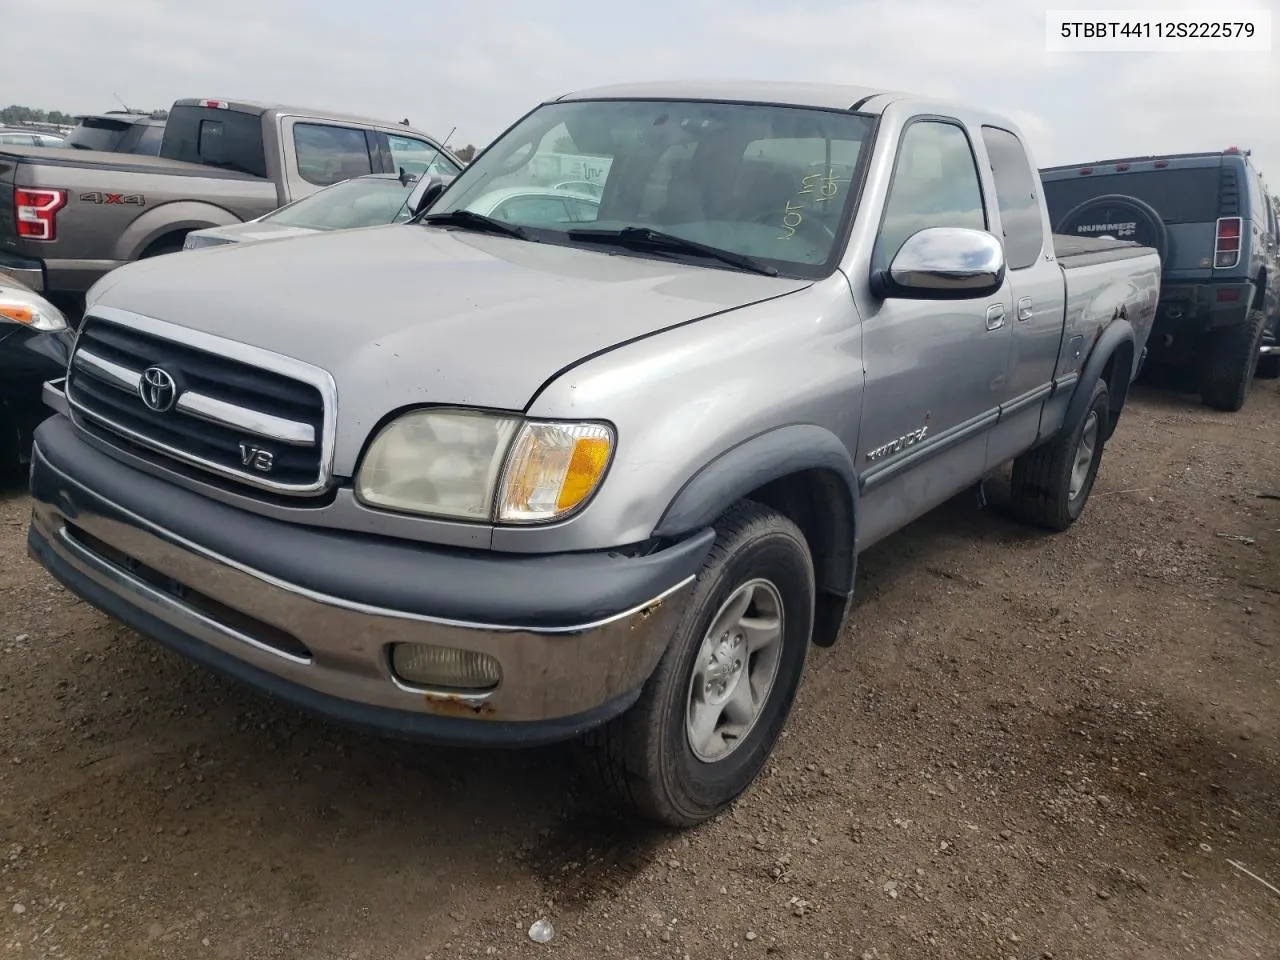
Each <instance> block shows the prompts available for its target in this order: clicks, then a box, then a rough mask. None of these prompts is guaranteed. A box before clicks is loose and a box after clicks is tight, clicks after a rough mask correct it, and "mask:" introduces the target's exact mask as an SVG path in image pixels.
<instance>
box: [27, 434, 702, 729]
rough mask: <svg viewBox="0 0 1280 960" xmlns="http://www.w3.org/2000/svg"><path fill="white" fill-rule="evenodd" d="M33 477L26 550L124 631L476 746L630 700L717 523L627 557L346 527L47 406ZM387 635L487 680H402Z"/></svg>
mask: <svg viewBox="0 0 1280 960" xmlns="http://www.w3.org/2000/svg"><path fill="white" fill-rule="evenodd" d="M31 489H32V496H33V499H34V505H33V509H32V519H31V527H30V530H29V534H28V544H29V549H30V552H31V554H32V555H33V556H34V557H35V558H36V559H37V560H39V561H40V562H41V563H42V564H43V565H44V566H45V567H46V568H48V569H49V571H50V572H51V573H52V574H53V575H54V576H55V577H56V578H57V579H59V580H60V581H61V582H62V583H63V584H65V585H66V586H67V587H68V588H69V589H70V590H71V591H72V592H74V593H76V594H78V595H79V596H81V597H82V598H84V599H85V600H87V601H88V602H90V603H92V604H93V605H95V606H97V607H99V608H101V609H102V610H104V611H106V612H107V613H109V614H111V615H112V616H114V617H116V618H117V619H119V620H121V621H123V622H124V623H126V624H128V625H129V626H131V627H133V628H134V629H136V630H138V631H139V632H140V633H142V634H144V635H146V636H149V637H151V638H153V639H155V640H157V641H159V642H161V643H163V644H165V645H166V646H168V647H170V648H172V649H174V650H176V651H178V652H179V653H182V654H185V655H187V656H189V657H191V658H192V659H194V660H197V661H200V662H202V663H204V664H206V665H208V666H210V667H214V668H216V669H219V670H221V671H223V672H225V673H227V674H229V675H231V676H233V677H235V678H237V679H239V680H241V681H244V682H246V683H249V684H251V685H253V686H255V687H257V688H258V689H260V690H262V691H263V692H265V693H268V694H272V695H275V696H278V697H280V698H282V699H284V700H287V701H289V702H291V703H294V704H296V705H298V706H300V707H303V708H305V709H308V710H312V711H314V712H318V713H321V714H324V715H327V716H329V717H331V718H333V719H336V720H339V721H341V722H344V723H347V724H351V725H355V726H359V727H364V728H367V729H374V730H376V731H378V732H381V733H387V734H391V735H396V736H404V737H411V738H415V739H424V740H429V741H434V742H440V743H450V744H460V745H474V746H483V745H490V746H502V745H533V744H538V743H548V742H553V741H556V740H563V739H568V738H571V737H574V736H577V735H578V734H580V733H582V732H584V731H586V730H588V729H591V728H592V727H594V726H598V725H599V724H601V723H604V722H606V721H607V720H609V719H611V718H612V717H614V716H616V715H618V714H620V713H622V712H623V711H624V710H626V709H627V708H628V707H630V706H631V704H632V703H634V702H635V700H636V699H637V697H638V696H639V692H640V688H641V687H642V686H643V684H644V682H645V680H646V679H647V678H648V676H649V674H650V673H651V672H652V671H653V668H654V667H655V666H656V665H657V661H658V659H659V658H660V657H661V655H662V652H663V651H664V649H665V648H666V644H667V641H668V638H669V637H670V636H671V634H672V632H673V630H674V628H675V625H676V622H677V621H678V620H679V618H680V616H681V615H682V614H683V612H684V607H685V604H686V602H687V596H688V590H689V586H690V584H691V583H692V580H693V577H694V575H695V574H696V572H697V570H698V569H699V568H700V567H701V564H702V561H703V559H704V558H705V556H706V554H707V552H708V550H709V549H710V545H711V541H712V539H713V537H714V534H713V533H712V531H710V530H706V531H703V532H702V533H701V534H699V535H697V536H695V537H693V538H690V539H688V540H685V541H682V542H680V543H677V544H675V545H673V546H671V547H668V548H666V549H663V550H659V551H657V552H654V553H651V554H649V555H647V556H638V557H626V556H622V555H620V554H617V553H610V554H608V555H604V554H599V555H597V554H591V555H582V554H564V555H556V556H545V557H523V556H519V557H512V556H510V555H486V554H483V553H482V552H479V551H470V552H463V551H449V552H446V551H442V550H437V549H432V548H424V547H422V546H421V545H420V544H405V543H401V542H397V541H387V540H385V539H378V538H359V537H354V536H352V535H350V534H347V533H335V532H332V531H325V530H319V529H316V528H309V527H305V526H301V525H298V524H290V523H283V522H280V521H275V520H269V519H266V518H262V517H258V516H256V515H252V514H247V513H244V512H243V511H239V510H236V509H234V508H232V507H228V506H225V505H223V504H220V503H216V502H213V501H210V500H207V499H206V498H204V497H201V496H199V495H198V494H194V493H191V492H189V491H186V490H183V489H180V488H176V487H175V486H173V485H171V484H167V483H164V482H163V481H161V480H158V479H156V478H153V477H150V476H148V475H146V474H143V473H140V472H138V471H136V470H133V469H131V468H129V467H126V466H124V465H123V464H121V463H120V462H118V461H117V460H115V459H114V458H112V457H110V456H108V455H107V454H105V453H103V452H100V451H99V450H97V449H96V448H94V447H92V446H90V445H89V444H87V443H86V442H85V441H84V440H82V439H81V438H80V437H79V435H78V434H77V433H76V431H75V428H74V427H73V426H72V425H71V423H70V422H69V421H68V420H67V419H66V418H65V417H63V416H60V415H59V416H55V417H52V418H51V419H49V420H47V421H45V423H44V424H42V425H41V427H40V428H39V430H38V431H37V433H36V442H35V448H34V450H33V455H32V468H31ZM397 594H399V595H400V596H399V598H398V602H397ZM566 594H567V596H566ZM486 597H488V598H489V599H487V600H486ZM468 605H469V606H471V607H472V610H471V613H470V615H469V616H467V617H465V618H462V617H459V616H458V613H459V610H460V607H461V606H468ZM433 609H435V610H438V611H440V614H439V615H437V614H435V613H432V612H431V611H432V610H433ZM572 610H577V611H578V612H579V614H578V619H577V620H576V621H574V620H572V619H571V617H570V611H572ZM402 642H408V643H430V644H435V645H438V646H444V647H451V648H458V649H464V650H471V651H478V652H481V653H485V654H489V655H490V656H492V657H494V658H496V659H497V661H498V662H499V664H500V666H501V671H502V679H501V681H500V683H499V684H498V686H497V687H496V688H494V689H492V690H490V691H486V692H483V693H458V692H450V691H444V690H427V689H422V688H417V687H413V686H411V685H408V684H405V683H403V682H401V681H400V680H399V679H397V678H396V676H395V675H394V673H393V671H392V669H391V658H390V655H389V650H390V647H391V645H392V644H395V643H402Z"/></svg>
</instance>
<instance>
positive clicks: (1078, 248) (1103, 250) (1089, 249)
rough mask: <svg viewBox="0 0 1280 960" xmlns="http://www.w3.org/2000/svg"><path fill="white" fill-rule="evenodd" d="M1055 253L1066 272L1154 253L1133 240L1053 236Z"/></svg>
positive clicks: (1059, 234) (1066, 235)
mask: <svg viewBox="0 0 1280 960" xmlns="http://www.w3.org/2000/svg"><path fill="white" fill-rule="evenodd" d="M1053 252H1054V255H1055V256H1056V257H1057V258H1058V262H1059V263H1060V264H1062V267H1063V269H1064V270H1070V269H1071V268H1072V267H1084V266H1088V265H1089V264H1093V263H1110V262H1112V261H1115V260H1130V259H1132V258H1134V257H1144V256H1146V255H1147V254H1149V253H1152V252H1153V251H1152V249H1151V248H1150V247H1144V246H1143V245H1142V244H1140V243H1134V242H1133V241H1131V240H1110V239H1107V238H1104V237H1077V236H1072V235H1070V234H1062V233H1055V234H1054V235H1053Z"/></svg>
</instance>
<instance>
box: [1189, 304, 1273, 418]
mask: <svg viewBox="0 0 1280 960" xmlns="http://www.w3.org/2000/svg"><path fill="white" fill-rule="evenodd" d="M1266 326H1267V318H1266V317H1265V316H1264V315H1263V313H1262V311H1261V310H1250V311H1249V313H1248V314H1247V315H1246V316H1245V318H1244V319H1243V321H1241V322H1240V323H1236V324H1234V325H1233V326H1231V327H1227V328H1226V329H1224V330H1218V331H1215V332H1214V333H1212V334H1210V336H1209V342H1208V350H1207V352H1206V355H1205V360H1204V367H1203V368H1202V370H1201V374H1200V398H1201V399H1202V400H1203V401H1204V403H1205V405H1206V406H1209V407H1213V408H1214V409H1215V410H1224V411H1226V412H1228V413H1234V412H1235V411H1237V410H1239V409H1240V408H1241V407H1243V406H1244V401H1245V398H1246V397H1247V396H1248V395H1249V384H1250V383H1251V382H1252V381H1253V374H1254V371H1255V370H1256V369H1257V367H1258V350H1259V348H1260V347H1261V346H1262V334H1263V332H1264V330H1265V329H1266Z"/></svg>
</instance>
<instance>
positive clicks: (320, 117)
mask: <svg viewBox="0 0 1280 960" xmlns="http://www.w3.org/2000/svg"><path fill="white" fill-rule="evenodd" d="M402 167H403V168H405V169H406V172H407V173H409V174H413V175H419V174H422V173H426V172H428V168H429V167H430V171H429V172H432V173H436V174H438V175H440V176H452V175H454V174H456V173H457V172H458V171H459V170H460V169H461V168H462V164H461V163H460V162H459V161H458V160H457V159H456V158H455V157H453V156H452V155H451V154H450V153H449V152H448V151H447V150H444V149H442V148H441V146H440V144H438V143H437V142H436V141H435V140H434V139H433V138H431V137H430V136H428V135H427V134H425V133H423V132H421V131H419V130H414V129H412V128H411V127H408V126H405V125H403V124H398V123H391V122H385V121H379V120H370V119H367V118H364V117H354V116H347V115H345V114H339V113H322V112H318V111H315V110H304V109H300V108H293V107H281V106H270V105H267V104H260V103H247V102H241V101H234V100H209V99H200V100H197V99H188V100H179V101H177V102H176V103H174V105H173V107H172V109H171V110H170V111H169V115H168V118H167V120H166V122H165V126H164V137H163V139H162V140H161V142H160V155H159V156H158V157H152V156H135V155H129V154H122V153H108V152H105V151H98V150H66V149H55V148H52V147H44V148H38V147H16V146H3V145H0V270H4V271H6V272H7V273H9V274H10V275H12V276H14V277H17V278H18V279H19V280H21V281H22V282H24V283H25V284H26V285H27V286H29V287H30V288H31V289H33V290H36V291H40V292H42V293H44V294H46V295H47V296H53V297H57V298H62V299H64V301H67V300H69V301H70V302H73V303H74V302H75V301H76V299H77V298H78V297H79V296H80V295H82V294H83V293H84V291H86V290H88V289H89V287H90V286H91V285H92V284H93V283H94V281H96V280H97V279H98V278H99V277H101V276H102V275H103V274H105V273H107V272H108V271H110V270H113V269H115V268H116V267H118V266H120V265H121V264H123V263H127V262H129V261H132V260H139V259H145V258H148V257H153V256H156V255H158V254H162V253H172V252H175V251H178V250H181V249H182V243H183V239H184V238H185V237H186V235H187V233H189V232H190V231H192V230H200V229H203V228H206V227H225V226H229V225H230V224H234V223H241V222H243V221H245V220H251V219H253V218H254V217H259V216H262V215H263V214H265V213H268V212H270V211H272V210H274V209H276V208H277V207H280V206H282V205H284V204H286V203H289V202H290V201H292V200H296V199H297V198H299V197H305V196H308V195H309V194H311V193H314V192H315V191H317V190H319V189H321V188H322V187H325V186H328V185H330V184H334V183H338V182H339V181H341V180H346V179H348V178H350V177H358V176H361V175H363V174H367V173H395V172H398V171H399V170H400V168H402Z"/></svg>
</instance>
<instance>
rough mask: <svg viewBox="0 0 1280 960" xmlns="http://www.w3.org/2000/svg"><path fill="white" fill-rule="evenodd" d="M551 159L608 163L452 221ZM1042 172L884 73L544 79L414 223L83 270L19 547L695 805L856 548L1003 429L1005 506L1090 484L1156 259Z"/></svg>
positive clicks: (1016, 144)
mask: <svg viewBox="0 0 1280 960" xmlns="http://www.w3.org/2000/svg"><path fill="white" fill-rule="evenodd" d="M551 151H560V152H574V153H578V154H581V155H588V156H598V157H601V158H603V159H604V160H606V161H608V162H609V172H608V174H607V176H605V177H603V179H602V181H601V190H600V196H599V204H598V207H597V209H596V214H597V216H596V218H595V219H594V220H593V221H591V222H583V220H582V219H580V216H579V215H572V214H570V213H569V212H568V211H566V210H565V208H564V207H563V206H562V207H560V212H559V213H558V214H553V213H551V210H552V208H551V206H549V205H548V204H547V203H546V202H545V199H546V198H545V197H535V198H534V199H533V201H531V202H530V203H529V204H528V205H527V207H513V208H511V209H508V210H506V211H505V215H504V218H503V219H497V218H494V217H491V216H488V215H487V214H486V213H485V212H484V211H488V210H490V209H492V203H491V198H492V197H493V196H494V195H495V194H500V195H504V196H505V195H506V194H507V192H508V191H509V190H510V189H511V188H513V187H519V186H520V185H521V184H522V183H528V182H534V183H536V182H537V180H538V177H539V176H540V174H539V173H538V167H537V164H536V163H535V158H537V156H538V155H539V154H540V153H543V152H551ZM1035 169H1036V168H1035V166H1034V165H1033V164H1032V163H1031V162H1030V160H1029V158H1028V155H1027V152H1026V150H1025V147H1024V145H1023V141H1022V138H1021V136H1020V134H1019V133H1018V130H1017V128H1016V127H1015V126H1014V125H1012V124H1011V123H1009V122H1008V121H1007V120H1005V119H1003V118H1001V117H999V116H996V115H992V114H988V113H985V112H982V111H980V110H975V109H969V108H966V107H958V106H956V105H953V104H948V103H940V102H933V101H929V100H923V99H915V98H912V97H908V96H904V95H898V94H887V93H881V92H878V91H876V90H867V89H859V88H848V87H840V86H825V85H790V84H760V83H754V84H753V83H740V84H692V85H685V84H641V85H636V86H627V87H617V88H606V89H602V90H594V91H587V92H584V93H579V94H575V95H572V96H566V97H563V98H561V99H559V100H555V101H552V102H548V103H544V104H542V105H541V106H539V107H538V108H537V109H535V110H533V111H532V112H531V113H529V114H528V115H526V116H525V117H524V118H523V119H522V120H520V121H519V122H517V123H516V124H515V125H514V126H512V127H511V128H510V129H509V130H508V131H507V132H506V133H505V134H504V135H503V136H502V137H500V138H499V139H498V140H497V141H496V142H495V143H493V144H492V145H491V146H489V147H488V148H487V149H486V150H485V151H484V152H483V153H482V154H480V156H479V157H477V158H476V159H475V160H474V161H473V162H472V163H471V164H470V165H469V166H468V167H467V168H466V169H465V170H463V171H462V173H461V174H460V175H459V176H458V178H457V179H456V180H454V181H453V182H452V183H451V184H449V185H448V187H446V188H445V189H444V190H443V192H442V193H439V194H438V195H437V196H435V197H434V200H433V201H430V200H429V201H427V205H426V206H425V207H423V208H422V210H423V212H422V213H421V214H420V215H419V216H418V217H415V218H414V219H413V220H411V221H410V222H408V223H403V224H395V225H387V226H376V227H368V228H365V229H361V230H353V231H335V232H321V233H314V234H311V235H309V236H304V237H298V238H290V239H284V240H279V241H273V242H270V243H262V244H242V245H241V244H229V245H222V246H216V247H210V248H207V249H203V250H195V251H192V252H190V253H186V254H183V255H182V256H180V257H164V258H161V259H159V260H155V261H151V262H148V263H138V264H133V265H130V266H127V267H124V268H122V269H121V270H119V271H117V272H116V273H115V274H113V275H112V277H111V278H110V279H109V280H106V281H104V282H103V283H102V284H101V285H100V286H98V287H97V288H95V290H93V291H90V294H89V298H88V299H89V303H88V311H87V314H86V319H85V323H84V326H83V327H82V328H81V331H80V334H79V337H78V339H77V342H76V346H75V351H74V354H73V356H72V358H71V360H70V362H69V364H68V371H69V373H68V376H67V378H66V381H65V384H51V385H49V387H48V396H49V400H50V404H51V405H53V406H55V407H56V408H57V409H59V410H60V411H61V413H60V414H59V415H57V416H53V417H50V418H49V419H48V420H46V421H45V422H44V423H43V424H42V425H41V426H40V428H39V429H38V430H37V433H36V441H35V448H34V452H33V455H32V459H33V465H32V491H33V500H34V505H33V516H32V522H31V526H30V531H29V543H30V549H31V552H32V554H33V555H34V556H35V557H37V558H38V559H39V560H40V562H41V563H43V564H44V565H45V566H46V567H47V568H48V569H49V570H50V571H52V573H53V574H54V576H56V577H57V578H58V579H59V580H61V581H62V582H63V583H65V584H66V585H67V586H68V587H69V588H70V589H71V590H73V591H74V592H76V593H77V594H79V595H80V596H81V597H84V598H85V599H87V600H88V601H89V602H91V603H93V604H96V605H97V606H99V607H100V608H101V609H103V610H105V611H107V612H108V613H111V614H113V615H114V616H116V617H118V618H119V619H120V620H122V621H124V622H125V623H128V624H130V625H131V626H133V627H134V628H136V629H137V630H139V631H141V632H142V633H144V634H147V635H149V636H151V637H153V638H155V639H156V640H158V641H160V642H162V643H165V644H167V645H169V646H171V647H172V648H174V649H176V650H179V651H182V652H184V653H185V654H187V655H188V656H191V657H193V658H195V659H197V660H199V661H201V662H203V663H205V664H208V665H210V666H213V667H216V668H219V669H221V670H224V671H226V672H228V673H229V674H231V675H232V676H235V677H238V678H239V679H241V680H242V681H245V682H247V683H249V684H252V685H255V686H256V687H258V688H259V689H261V690H263V691H267V692H269V693H272V694H276V695H279V696H281V697H284V698H286V699H288V700H290V701H292V702H294V703H296V704H299V705H302V706H304V707H307V708H310V709H313V710H316V711H319V712H322V713H325V714H328V715H330V716H333V717H335V718H338V719H340V720H343V721H345V722H349V723H354V724H359V725H362V726H364V727H367V728H372V729H376V730H382V731H386V732H390V733H394V734H397V735H406V736H417V737H424V738H428V739H434V740H437V741H443V742H451V743H457V744H483V745H494V744H533V743H541V742H547V741H552V740H557V739H567V738H579V742H580V743H581V744H582V745H583V747H584V751H585V756H586V757H587V758H588V760H589V764H588V767H589V769H591V770H592V771H593V772H595V773H597V774H598V775H599V779H600V781H601V783H603V784H604V785H605V786H606V787H607V788H608V789H609V790H610V791H611V793H612V795H613V796H614V797H616V799H617V800H618V801H620V802H621V803H622V804H624V805H625V806H627V807H628V808H630V809H632V810H634V811H637V812H639V813H641V814H643V815H645V816H648V817H651V818H654V819H656V820H658V821H661V822H665V823H669V824H675V825H688V824H693V823H697V822H699V821H701V820H704V819H706V818H708V817H710V816H712V815H714V814H715V813H716V812H717V811H718V810H721V809H722V808H723V807H724V806H725V805H726V804H728V803H730V802H731V801H732V800H733V798H734V797H736V796H737V795H738V794H739V793H740V792H741V791H742V790H743V789H745V788H746V787H747V785H748V784H749V783H751V782H752V780H753V779H754V778H755V776H756V775H757V774H758V772H759V771H760V769H761V768H762V767H763V765H764V763H765V762H766V759H767V757H768V755H769V753H770V751H771V750H772V748H773V745H774V743H775V741H776V738H777V737H778V735H779V733H780V731H781V729H782V727H783V724H784V723H785V721H786V718H787V715H788V713H789V711H790V709H791V704H792V702H793V699H794V696H795V693H796V690H797V687H798V685H799V683H800V678H801V673H802V671H803V668H804V664H805V660H806V655H807V652H808V649H809V647H810V645H811V644H815V643H816V644H820V645H830V644H832V643H834V642H835V641H836V640H837V638H838V637H839V635H840V634H841V632H842V626H843V625H844V623H845V620H846V618H847V616H848V613H849V610H850V602H851V599H852V595H853V587H854V572H855V566H856V560H857V557H858V555H859V553H860V552H861V551H863V550H865V549H866V548H868V547H870V546H871V545H872V544H875V543H877V542H879V541H881V540H883V539H884V538H885V537H886V536H888V535H889V534H890V533H892V532H893V531H895V530H897V529H898V528H900V527H902V526H903V525H904V524H906V523H908V522H910V521H911V520H913V519H914V518H916V517H918V516H920V515H921V514H923V513H925V512H926V511H928V510H930V509H931V508H933V507H935V506H937V505H938V504H940V503H942V502H943V501H945V500H947V499H948V498H950V497H952V496H954V495H955V494H957V493H960V492H963V491H964V490H966V489H967V488H973V487H974V486H975V485H976V484H979V483H980V482H981V481H982V480H983V479H984V478H986V477H988V476H989V475H991V474H993V473H995V472H997V471H999V470H1001V469H1002V467H1003V466H1004V465H1005V464H1007V463H1008V462H1009V461H1012V464H1013V466H1012V503H1011V504H1010V507H1011V509H1012V511H1013V512H1014V513H1015V514H1016V515H1017V516H1019V517H1021V518H1023V519H1024V520H1026V521H1028V522H1030V523H1034V524H1037V525H1039V526H1042V527H1044V528H1047V529H1049V530H1063V529H1065V528H1067V527H1069V526H1070V525H1071V524H1072V523H1073V522H1074V521H1075V520H1076V519H1077V518H1078V517H1079V516H1080V514H1081V511H1082V510H1083V509H1084V505H1085V503H1086V501H1087V500H1088V498H1089V494H1090V490H1091V489H1092V487H1093V483H1094V478H1095V476H1096V474H1097V471H1098V467H1099V463H1100V462H1101V458H1102V451H1103V447H1104V444H1105V443H1106V442H1107V440H1108V438H1110V436H1111V435H1112V431H1113V430H1114V429H1115V426H1116V422H1117V420H1118V418H1119V417H1120V415H1121V412H1122V410H1123V408H1124V404H1125V398H1126V395H1127V392H1128V389H1129V385H1130V383H1131V381H1132V379H1133V377H1134V376H1135V374H1136V371H1137V370H1138V368H1139V364H1140V362H1141V358H1142V355H1143V352H1144V350H1145V342H1146V339H1147V336H1148V333H1149V331H1150V329H1151V324H1152V320H1153V317H1154V314H1155V309H1156V302H1157V291H1158V285H1159V276H1160V260H1159V257H1158V256H1157V255H1156V253H1155V252H1154V251H1152V250H1151V249H1150V248H1147V247H1143V246H1139V245H1137V244H1133V243H1128V242H1124V241H1114V240H1095V239H1075V238H1061V239H1058V238H1054V237H1052V236H1051V234H1050V231H1049V228H1048V223H1047V217H1046V212H1045V206H1044V203H1043V201H1042V199H1041V198H1040V196H1039V181H1038V179H1037V177H1036V175H1035ZM424 196H425V193H424ZM580 213H581V211H580V212H579V214H580ZM334 278H346V283H345V286H341V287H337V288H335V286H334ZM354 304H358V306H359V310H358V316H353V313H352V307H353V305H354Z"/></svg>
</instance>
